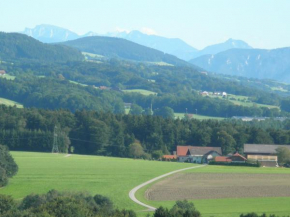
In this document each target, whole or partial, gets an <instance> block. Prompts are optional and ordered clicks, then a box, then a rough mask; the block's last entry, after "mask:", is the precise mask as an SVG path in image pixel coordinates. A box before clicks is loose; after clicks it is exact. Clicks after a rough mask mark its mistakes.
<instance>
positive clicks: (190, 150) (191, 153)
mask: <svg viewBox="0 0 290 217" xmlns="http://www.w3.org/2000/svg"><path fill="white" fill-rule="evenodd" d="M176 154H177V159H178V161H179V162H191V163H207V162H209V161H211V160H213V159H214V158H215V157H216V156H221V155H222V150H221V148H220V147H203V146H177V153H176Z"/></svg>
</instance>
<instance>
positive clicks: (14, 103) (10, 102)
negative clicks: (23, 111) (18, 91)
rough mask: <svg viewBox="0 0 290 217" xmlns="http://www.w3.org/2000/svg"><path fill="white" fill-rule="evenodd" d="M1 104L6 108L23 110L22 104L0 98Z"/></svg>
mask: <svg viewBox="0 0 290 217" xmlns="http://www.w3.org/2000/svg"><path fill="white" fill-rule="evenodd" d="M1 104H3V105H7V106H16V107H17V108H23V105H22V104H20V103H18V102H15V101H12V100H9V99H5V98H0V105H1Z"/></svg>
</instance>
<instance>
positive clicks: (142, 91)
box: [123, 89, 157, 96]
mask: <svg viewBox="0 0 290 217" xmlns="http://www.w3.org/2000/svg"><path fill="white" fill-rule="evenodd" d="M123 92H125V93H126V92H127V93H140V94H142V95H145V96H149V95H156V94H157V93H155V92H153V91H150V90H144V89H132V90H123Z"/></svg>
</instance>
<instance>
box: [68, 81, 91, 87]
mask: <svg viewBox="0 0 290 217" xmlns="http://www.w3.org/2000/svg"><path fill="white" fill-rule="evenodd" d="M69 82H70V83H72V84H77V85H81V86H83V87H87V86H88V85H87V84H82V83H79V82H76V81H71V80H69Z"/></svg>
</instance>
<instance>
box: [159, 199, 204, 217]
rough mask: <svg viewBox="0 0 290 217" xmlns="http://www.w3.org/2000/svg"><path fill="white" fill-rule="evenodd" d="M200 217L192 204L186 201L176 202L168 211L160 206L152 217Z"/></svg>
mask: <svg viewBox="0 0 290 217" xmlns="http://www.w3.org/2000/svg"><path fill="white" fill-rule="evenodd" d="M175 216H176V217H177V216H178V217H200V216H201V215H200V212H199V211H197V210H196V209H195V207H194V204H193V203H189V202H188V201H187V200H183V201H176V203H175V205H174V206H173V207H172V208H171V209H170V210H168V209H164V208H163V207H162V206H161V207H159V208H158V209H156V211H155V213H154V217H175Z"/></svg>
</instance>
